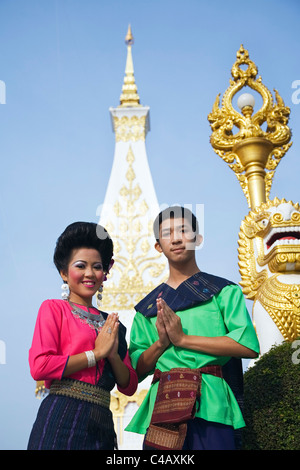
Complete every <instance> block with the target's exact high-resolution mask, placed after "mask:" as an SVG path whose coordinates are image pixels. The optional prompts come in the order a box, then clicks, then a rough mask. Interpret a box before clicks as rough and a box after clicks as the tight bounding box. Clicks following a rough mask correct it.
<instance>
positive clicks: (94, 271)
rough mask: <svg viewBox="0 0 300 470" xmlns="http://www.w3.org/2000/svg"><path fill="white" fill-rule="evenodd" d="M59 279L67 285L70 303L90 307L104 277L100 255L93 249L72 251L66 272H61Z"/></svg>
mask: <svg viewBox="0 0 300 470" xmlns="http://www.w3.org/2000/svg"><path fill="white" fill-rule="evenodd" d="M61 277H62V279H63V280H64V281H67V283H68V285H69V289H70V296H69V299H70V300H71V301H72V302H75V303H79V304H82V305H87V306H89V305H92V298H93V296H94V295H95V293H96V292H97V290H98V289H99V287H100V286H101V285H102V283H103V280H104V277H105V273H104V271H103V265H102V259H101V255H100V253H99V252H98V251H97V250H95V249H94V248H78V249H74V250H73V252H72V255H71V259H70V262H69V265H68V271H67V273H64V272H61Z"/></svg>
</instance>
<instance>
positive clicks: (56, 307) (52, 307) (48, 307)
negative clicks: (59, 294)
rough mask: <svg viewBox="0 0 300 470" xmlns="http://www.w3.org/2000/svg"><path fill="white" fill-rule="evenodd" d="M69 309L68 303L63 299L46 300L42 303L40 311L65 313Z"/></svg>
mask: <svg viewBox="0 0 300 470" xmlns="http://www.w3.org/2000/svg"><path fill="white" fill-rule="evenodd" d="M66 309H67V302H66V301H65V300H62V299H46V300H44V301H43V302H42V303H41V306H40V311H41V312H47V311H54V312H58V311H60V312H63V311H65V310H66Z"/></svg>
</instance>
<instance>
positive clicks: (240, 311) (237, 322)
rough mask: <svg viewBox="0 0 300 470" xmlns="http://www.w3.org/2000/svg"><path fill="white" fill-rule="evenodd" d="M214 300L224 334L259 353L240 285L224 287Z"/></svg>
mask: <svg viewBox="0 0 300 470" xmlns="http://www.w3.org/2000/svg"><path fill="white" fill-rule="evenodd" d="M216 300H217V302H218V305H219V308H220V311H221V313H222V316H223V319H224V323H225V326H226V329H227V331H228V333H227V334H226V336H228V337H229V338H232V339H233V340H235V341H236V342H238V343H239V344H242V345H243V346H245V347H247V348H249V349H252V351H255V352H256V353H259V342H258V339H257V336H256V333H255V329H254V326H253V323H252V320H251V318H250V315H249V313H248V310H247V308H246V303H245V299H244V295H243V293H242V290H241V289H240V287H239V286H236V285H231V286H228V287H225V288H224V289H222V291H221V292H220V293H219V294H217V296H216Z"/></svg>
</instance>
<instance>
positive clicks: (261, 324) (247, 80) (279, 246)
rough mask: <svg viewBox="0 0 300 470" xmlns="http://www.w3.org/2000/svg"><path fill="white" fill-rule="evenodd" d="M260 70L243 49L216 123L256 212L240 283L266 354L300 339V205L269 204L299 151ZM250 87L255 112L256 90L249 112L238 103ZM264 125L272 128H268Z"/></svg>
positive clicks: (242, 245) (221, 148)
mask: <svg viewBox="0 0 300 470" xmlns="http://www.w3.org/2000/svg"><path fill="white" fill-rule="evenodd" d="M242 66H244V67H245V66H246V67H247V68H246V69H245V68H242ZM257 73H258V71H257V67H256V65H255V64H254V62H252V61H251V60H250V59H249V54H248V51H246V50H245V49H244V48H243V46H241V47H240V49H239V51H238V52H237V60H236V62H235V64H234V65H233V67H232V70H231V74H232V77H233V80H232V79H231V80H230V86H229V88H228V89H227V90H226V92H225V93H224V96H223V99H222V107H221V108H220V106H219V103H220V100H219V96H220V95H218V96H217V98H216V101H215V103H214V106H213V110H212V112H211V113H210V114H209V116H208V120H209V122H210V125H211V129H212V134H211V145H212V147H213V149H214V151H215V152H216V153H217V154H218V155H219V156H220V157H221V158H222V159H223V160H224V161H225V162H226V163H228V165H229V167H230V168H231V169H232V170H233V171H234V172H235V174H236V176H237V178H238V180H239V182H240V184H241V187H242V189H243V192H244V194H245V196H246V198H247V202H248V205H249V207H250V209H251V210H250V212H249V214H248V215H247V216H246V217H245V219H244V220H243V221H242V224H241V227H240V233H239V241H238V243H239V248H238V253H239V268H240V274H241V281H240V284H241V286H242V289H243V292H244V294H245V295H246V297H247V298H248V299H251V300H253V301H254V303H253V312H252V316H253V322H254V324H255V327H256V331H257V334H258V338H259V341H260V346H261V354H263V353H264V352H267V351H268V350H269V349H270V347H271V346H272V345H274V344H278V343H280V342H282V341H283V340H288V341H293V340H295V339H296V338H297V337H299V336H300V207H299V204H294V203H293V202H291V201H289V202H287V201H286V200H285V199H281V200H279V199H278V198H275V199H274V200H270V199H269V194H270V189H271V184H272V180H273V177H274V173H275V169H276V167H277V165H278V163H279V162H280V160H281V158H282V157H283V156H284V155H285V153H286V152H287V150H288V149H289V147H290V146H291V142H290V139H291V131H290V129H289V127H288V125H287V124H288V119H289V114H290V109H289V108H288V107H286V106H285V104H284V102H283V100H282V98H281V97H280V95H279V93H278V92H277V91H276V90H275V98H276V103H274V102H273V98H272V95H271V93H270V91H269V90H268V89H267V88H266V87H265V86H264V85H263V83H262V80H261V77H258V78H257ZM244 88H246V91H248V89H249V88H251V89H252V90H253V91H254V92H255V93H258V94H259V95H260V98H261V99H262V106H261V107H260V109H259V110H258V111H256V112H255V113H254V104H255V99H254V97H253V96H252V95H250V94H249V93H246V94H242V95H240V96H239V97H238V99H237V105H238V106H239V107H240V109H241V112H239V111H237V110H236V109H235V108H234V106H233V101H234V99H235V98H236V96H235V95H237V94H238V93H239V92H240V91H241V90H242V89H244ZM264 123H266V130H263V129H262V128H261V126H262V125H263V124H264ZM235 129H236V133H235V134H234V130H235Z"/></svg>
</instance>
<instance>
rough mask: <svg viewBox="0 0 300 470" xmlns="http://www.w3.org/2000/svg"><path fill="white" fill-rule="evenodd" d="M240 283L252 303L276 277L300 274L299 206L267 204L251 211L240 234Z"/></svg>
mask: <svg viewBox="0 0 300 470" xmlns="http://www.w3.org/2000/svg"><path fill="white" fill-rule="evenodd" d="M238 243H239V248H238V251H239V267H240V273H241V277H242V280H241V282H240V284H241V286H242V288H243V292H244V294H245V295H246V296H247V298H249V299H253V298H254V297H255V295H256V292H257V290H258V289H259V287H260V286H261V284H262V283H263V282H264V281H265V280H266V279H267V278H268V277H270V276H271V275H273V274H274V273H282V274H292V273H300V206H299V204H298V203H296V204H294V203H293V202H291V201H289V202H287V201H286V200H285V199H281V200H279V199H278V198H275V199H274V200H268V201H267V202H265V203H262V204H261V205H260V206H258V207H256V208H255V209H254V210H252V211H250V212H249V214H248V215H247V216H246V217H245V219H244V220H243V221H242V224H241V227H240V233H239V241H238Z"/></svg>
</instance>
